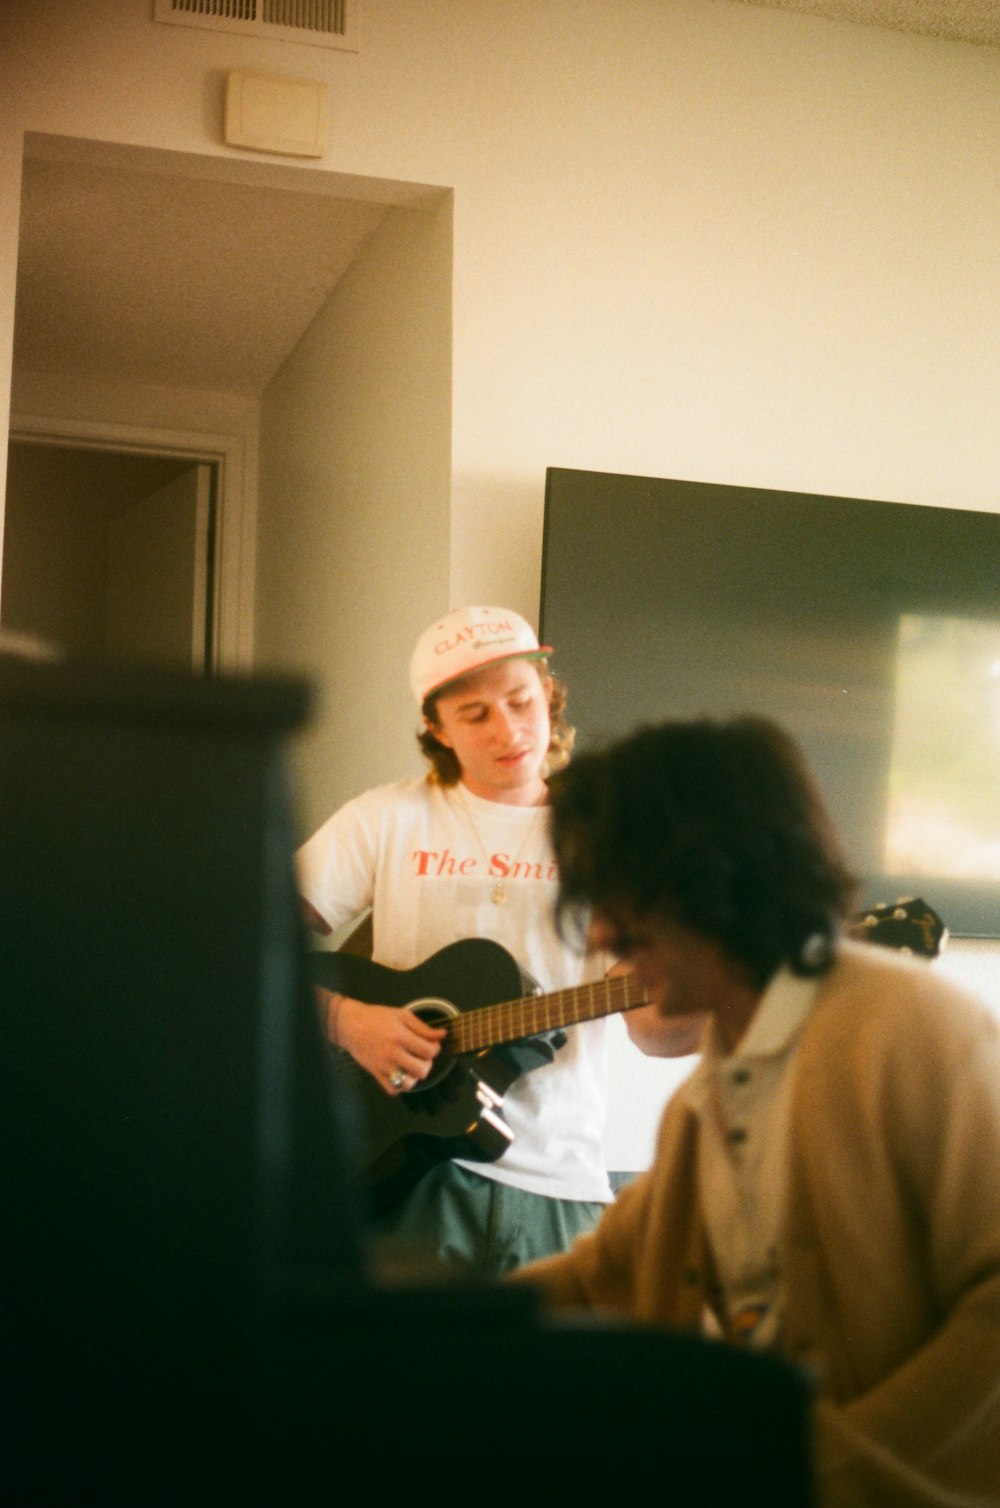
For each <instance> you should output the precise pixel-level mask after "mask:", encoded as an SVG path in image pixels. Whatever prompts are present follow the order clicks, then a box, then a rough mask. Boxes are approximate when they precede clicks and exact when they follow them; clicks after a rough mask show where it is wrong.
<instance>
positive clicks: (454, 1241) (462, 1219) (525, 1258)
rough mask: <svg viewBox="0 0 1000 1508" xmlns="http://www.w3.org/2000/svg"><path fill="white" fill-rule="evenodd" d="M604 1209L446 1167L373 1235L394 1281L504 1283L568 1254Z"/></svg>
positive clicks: (384, 1270)
mask: <svg viewBox="0 0 1000 1508" xmlns="http://www.w3.org/2000/svg"><path fill="white" fill-rule="evenodd" d="M603 1210H604V1205H603V1204H600V1203H591V1202H589V1201H583V1200H576V1199H549V1198H547V1197H546V1196H545V1195H544V1194H529V1193H526V1192H525V1190H524V1189H515V1188H511V1187H510V1186H509V1185H508V1184H504V1183H497V1181H496V1180H495V1179H493V1178H483V1177H481V1176H480V1175H479V1174H478V1173H471V1172H469V1170H468V1169H467V1168H459V1167H456V1165H455V1164H454V1163H453V1162H440V1163H438V1164H437V1165H436V1167H434V1168H432V1169H431V1170H430V1172H429V1173H426V1174H425V1175H424V1176H423V1178H421V1180H420V1182H419V1183H418V1184H417V1186H416V1188H415V1189H414V1190H413V1192H412V1193H411V1194H410V1195H409V1197H408V1198H407V1199H405V1200H404V1201H403V1203H402V1204H401V1205H399V1206H398V1207H397V1208H396V1209H394V1210H393V1211H392V1212H391V1213H390V1214H389V1215H388V1216H383V1217H382V1219H381V1220H380V1221H379V1222H378V1223H377V1225H376V1226H375V1229H374V1237H375V1259H376V1264H377V1266H378V1268H379V1270H380V1271H381V1272H382V1274H383V1275H385V1276H387V1277H397V1278H400V1279H405V1278H418V1277H422V1276H434V1275H437V1274H441V1273H442V1272H451V1273H452V1274H453V1275H459V1274H463V1273H464V1274H466V1275H472V1274H473V1273H474V1274H476V1275H477V1276H481V1277H501V1276H502V1275H503V1274H504V1273H507V1272H511V1271H512V1270H513V1269H514V1268H515V1267H520V1266H521V1265H522V1263H524V1262H530V1261H532V1260H533V1259H534V1258H535V1257H547V1256H550V1255H551V1254H552V1253H553V1252H559V1251H565V1250H566V1248H567V1247H568V1246H570V1245H571V1244H572V1243H573V1241H575V1240H576V1238H577V1236H579V1235H582V1234H583V1232H584V1231H588V1230H590V1229H591V1228H592V1227H593V1226H594V1225H596V1223H597V1221H598V1220H599V1219H600V1216H601V1214H602V1212H603Z"/></svg>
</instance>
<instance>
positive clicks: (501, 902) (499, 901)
mask: <svg viewBox="0 0 1000 1508" xmlns="http://www.w3.org/2000/svg"><path fill="white" fill-rule="evenodd" d="M448 794H449V797H450V796H451V794H452V793H451V792H450V791H449V793H448ZM453 805H454V806H456V807H457V808H458V810H459V811H460V812H461V813H462V816H463V818H464V819H465V821H466V823H467V824H468V826H469V828H470V830H471V832H472V836H473V837H474V838H475V840H476V843H477V844H478V845H479V851H480V853H481V854H482V856H483V863H484V864H485V865H486V873H487V875H488V874H489V872H490V856H489V854H488V853H487V852H486V844H485V843H484V842H483V840H482V837H481V835H480V832H479V829H478V827H477V826H476V824H475V822H474V821H473V818H472V813H471V812H470V811H469V809H468V807H467V806H466V804H465V800H464V798H463V797H462V796H460V795H459V794H458V792H457V791H456V792H455V795H454V801H453ZM539 810H543V811H544V807H542V808H539ZM537 833H538V823H537V822H530V823H528V824H527V827H526V830H525V833H524V837H523V838H522V839H521V841H520V843H519V844H518V845H517V851H516V852H515V853H514V855H513V857H512V858H511V860H510V866H509V871H508V872H510V870H513V869H515V868H516V867H517V861H518V859H519V858H520V857H521V854H522V853H523V852H524V849H525V846H526V844H527V842H528V839H529V838H531V837H534V836H535V835H536V834H537ZM490 900H491V901H492V902H493V904H494V906H505V905H506V904H507V885H506V882H505V880H503V879H499V880H497V882H496V884H495V885H494V886H493V889H492V890H491V891H490Z"/></svg>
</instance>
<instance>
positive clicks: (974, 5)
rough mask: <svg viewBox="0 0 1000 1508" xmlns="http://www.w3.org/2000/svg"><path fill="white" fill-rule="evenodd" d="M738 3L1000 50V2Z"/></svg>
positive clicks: (804, 0)
mask: <svg viewBox="0 0 1000 1508" xmlns="http://www.w3.org/2000/svg"><path fill="white" fill-rule="evenodd" d="M738 3H741V4H744V5H761V6H765V7H767V8H768V9H771V10H791V11H800V12H802V13H803V14H806V15H810V16H827V17H829V18H830V19H831V20H835V21H854V22H857V23H858V24H859V25H861V26H881V27H883V28H885V29H887V30H889V31H910V32H917V33H920V34H922V35H924V36H928V37H945V38H948V39H950V40H951V41H954V42H978V43H980V44H981V45H983V46H986V47H1000V0H738Z"/></svg>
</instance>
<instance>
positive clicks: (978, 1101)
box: [518, 944, 1000, 1508]
mask: <svg viewBox="0 0 1000 1508" xmlns="http://www.w3.org/2000/svg"><path fill="white" fill-rule="evenodd" d="M793 1072H795V1075H796V1081H795V1086H794V1091H793V1098H792V1108H791V1122H790V1128H789V1155H790V1166H789V1176H788V1195H787V1207H786V1210H785V1217H784V1222H783V1236H782V1242H781V1263H782V1272H783V1278H784V1284H785V1298H786V1308H785V1336H784V1343H783V1349H784V1350H785V1352H786V1354H787V1355H788V1356H790V1357H791V1358H792V1359H793V1360H796V1361H800V1362H802V1363H804V1364H806V1365H807V1366H809V1367H810V1368H811V1369H812V1371H813V1372H814V1374H815V1376H816V1380H817V1386H818V1391H819V1401H818V1404H817V1426H818V1440H817V1450H818V1470H819V1478H820V1497H821V1502H822V1503H823V1504H824V1505H828V1508H832V1505H837V1508H847V1505H851V1508H861V1505H865V1508H869V1505H870V1508H895V1505H900V1508H903V1505H906V1508H916V1505H923V1508H929V1505H932V1504H933V1505H936V1508H943V1505H946V1504H948V1505H952V1508H959V1505H963V1508H967V1505H971V1504H979V1505H984V1504H994V1505H995V1504H1000V1024H998V1023H997V1021H996V1020H994V1018H993V1017H992V1016H991V1015H990V1014H989V1012H988V1011H987V1010H986V1009H985V1008H984V1007H983V1006H981V1005H980V1004H979V1003H978V1002H977V1001H974V1000H972V999H971V998H970V997H969V996H967V995H965V994H964V993H963V992H961V991H959V990H958V989H956V988H954V987H953V986H951V985H950V984H948V983H947V982H946V981H944V980H943V979H941V978H940V977H939V976H937V975H936V974H935V972H934V971H933V969H932V968H931V967H928V966H927V965H925V964H922V963H915V962H912V961H910V960H908V959H904V958H901V957H899V956H898V955H894V954H890V953H889V952H887V950H885V949H882V948H877V947H874V946H872V945H870V944H844V945H843V947H842V949H841V951H840V953H839V955H838V959H837V962H836V963H835V965H834V967H833V969H832V970H831V971H830V973H829V975H827V976H826V978H825V979H824V981H823V983H822V986H821V988H820V991H819V994H818V996H817V999H816V1002H815V1005H814V1007H813V1009H812V1012H811V1013H810V1016H809V1019H808V1020H807V1022H806V1025H805V1027H804V1029H803V1035H802V1039H801V1043H800V1045H799V1049H798V1053H797V1056H796V1059H795V1066H794V1068H793ZM697 1137H698V1123H697V1120H696V1118H695V1116H694V1115H693V1113H692V1112H691V1111H690V1110H689V1109H688V1107H687V1106H686V1104H685V1103H684V1100H683V1098H682V1097H680V1096H675V1098H674V1099H673V1100H672V1101H671V1103H670V1104H669V1105H668V1107H667V1110H666V1112H665V1114H664V1117H663V1122H662V1124H661V1127H660V1132H659V1138H658V1143H657V1150H656V1157H655V1161H654V1165H653V1167H652V1169H651V1170H650V1172H648V1173H647V1174H645V1175H644V1176H643V1177H642V1178H640V1179H638V1180H637V1181H636V1182H635V1183H634V1184H632V1185H630V1186H629V1187H628V1188H626V1189H625V1190H623V1192H622V1193H621V1195H620V1196H619V1198H618V1200H617V1202H616V1203H615V1204H614V1205H612V1206H611V1207H610V1208H609V1210H608V1212H607V1213H606V1215H605V1216H604V1218H603V1220H602V1221H601V1222H600V1224H599V1226H598V1227H597V1230H596V1231H595V1232H594V1233H593V1234H592V1235H589V1236H584V1237H582V1238H581V1239H580V1240H579V1241H578V1242H577V1243H576V1245H575V1246H574V1247H573V1248H572V1250H571V1251H570V1252H568V1253H567V1254H566V1255H564V1256H561V1257H552V1258H548V1259H546V1260H545V1261H542V1262H537V1263H534V1264H532V1265H531V1266H529V1267H527V1268H525V1269H523V1270H522V1272H521V1273H520V1274H519V1275H518V1276H519V1277H520V1278H524V1279H527V1280H529V1281H534V1282H537V1283H539V1284H541V1285H542V1286H543V1287H544V1289H545V1291H546V1293H547V1295H548V1296H549V1297H550V1298H551V1299H552V1300H553V1301H554V1302H556V1303H558V1304H560V1305H564V1306H569V1307H586V1308H593V1309H602V1310H609V1311H612V1312H614V1313H618V1314H622V1315H626V1316H629V1317H631V1318H634V1319H639V1320H648V1321H654V1322H664V1323H667V1324H670V1325H680V1326H685V1327H691V1328H698V1327H699V1326H700V1324H701V1319H702V1314H703V1306H704V1303H705V1291H706V1260H705V1257H706V1250H705V1241H704V1235H703V1232H702V1227H701V1222H700V1218H699V1212H698V1205H697V1198H696V1167H697V1156H696V1153H697Z"/></svg>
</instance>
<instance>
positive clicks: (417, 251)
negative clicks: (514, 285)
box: [256, 198, 451, 836]
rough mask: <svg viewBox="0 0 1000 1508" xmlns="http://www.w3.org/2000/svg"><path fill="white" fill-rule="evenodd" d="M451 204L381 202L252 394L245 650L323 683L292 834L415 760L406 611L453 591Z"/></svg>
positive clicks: (414, 617)
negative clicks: (351, 258) (256, 484)
mask: <svg viewBox="0 0 1000 1508" xmlns="http://www.w3.org/2000/svg"><path fill="white" fill-rule="evenodd" d="M450 430H451V204H450V201H449V200H448V199H447V198H445V199H444V200H443V201H442V202H441V203H440V204H439V205H438V206H437V207H436V208H435V209H426V210H407V209H392V210H390V211H389V212H388V214H387V216H386V218H385V220H384V221H383V222H382V224H381V226H380V227H379V229H378V230H377V231H376V232H375V234H374V235H373V236H372V237H371V238H370V239H369V240H368V242H367V243H366V244H365V247H364V249H363V251H362V253H361V255H360V256H359V257H358V259H357V260H356V261H355V262H354V263H353V264H352V266H351V268H350V269H349V271H348V272H347V274H346V276H345V277H344V278H343V279H342V281H341V282H340V284H338V286H337V288H336V290H335V291H334V294H333V296H332V297H331V298H330V299H329V301H328V302H327V304H326V306H325V307H324V309H323V310H322V312H321V313H320V315H319V316H318V317H317V318H316V320H314V322H313V324H312V325H311V327H310V328H309V330H308V331H307V332H306V334H305V336H304V337H303V338H302V340H301V341H300V342H299V344H298V346H297V347H296V349H295V350H294V351H293V352H292V354H291V356H289V358H288V360H287V361H286V362H285V363H284V365H283V366H282V368H281V370H280V371H279V372H278V374H277V375H276V376H275V378H274V379H273V381H272V382H271V383H270V385H269V386H268V389H267V391H266V392H265V394H264V397H263V400H262V403H261V471H260V510H259V516H260V529H259V535H258V562H259V565H258V590H257V613H256V624H257V645H258V656H257V659H258V664H259V665H261V666H262V667H268V666H271V667H274V668H277V669H281V670H292V671H296V672H299V673H301V674H304V675H306V676H308V677H309V679H310V680H311V681H312V682H313V683H314V684H315V685H316V686H317V688H318V690H319V694H320V706H319V709H318V717H317V719H316V720H315V722H314V724H313V725H312V726H311V728H310V729H309V731H308V732H307V734H306V735H305V736H304V738H303V739H302V740H301V741H300V748H299V750H298V755H299V758H298V775H299V780H298V786H299V790H300V793H301V804H302V817H301V820H302V826H303V836H305V835H306V833H307V832H309V831H311V830H312V829H313V828H314V827H317V826H318V825H319V823H320V822H321V821H322V820H323V819H324V818H325V817H327V816H329V814H330V812H331V811H333V810H334V808H335V807H337V806H339V805H340V804H341V803H342V802H343V801H345V800H347V798H348V797H349V796H354V795H357V793H358V791H360V790H363V789H365V788H366V787H367V786H369V785H372V784H375V783H377V782H379V781H382V780H390V779H394V778H399V776H400V775H401V774H403V773H405V772H406V771H407V768H408V767H409V766H411V765H412V767H413V770H414V772H415V771H416V770H417V769H418V768H419V767H420V765H421V760H420V757H419V755H418V753H417V749H416V743H415V741H414V736H413V734H414V730H415V728H416V727H417V723H418V721H419V719H418V714H417V708H416V706H415V705H414V703H413V701H412V698H411V696H410V692H409V688H408V685H407V677H406V669H407V664H408V661H409V655H410V650H411V648H412V645H413V639H414V637H415V630H414V627H413V625H414V624H419V625H423V623H425V622H429V621H430V620H431V619H432V618H433V617H434V616H435V614H436V613H438V612H440V611H441V604H442V603H444V602H447V597H448V528H449V510H448V486H449V468H450V460H451V457H450V447H449V440H450Z"/></svg>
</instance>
